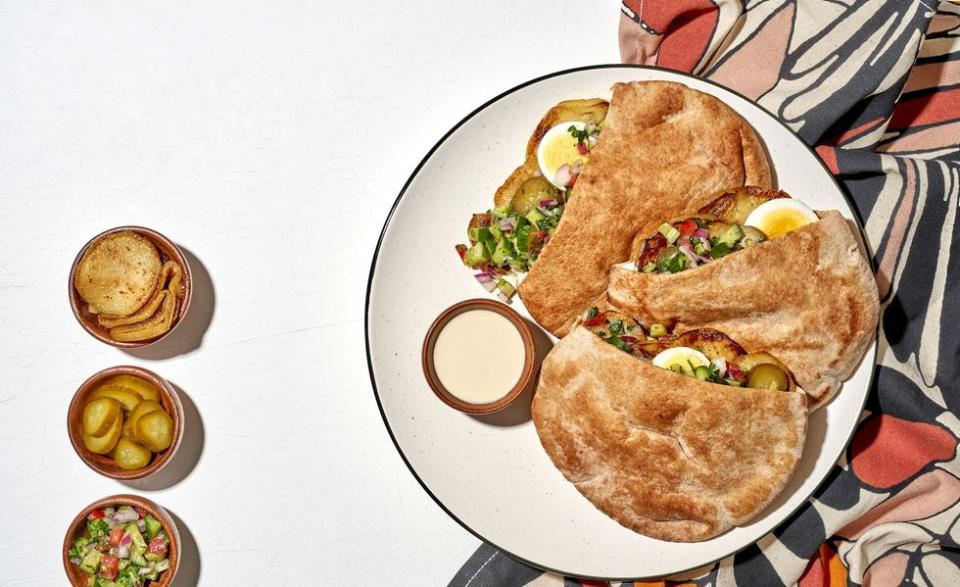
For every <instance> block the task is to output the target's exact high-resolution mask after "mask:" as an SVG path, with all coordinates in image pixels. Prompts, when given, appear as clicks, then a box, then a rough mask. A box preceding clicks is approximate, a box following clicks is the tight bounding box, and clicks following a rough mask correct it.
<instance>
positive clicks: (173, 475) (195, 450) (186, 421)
mask: <svg viewBox="0 0 960 587" xmlns="http://www.w3.org/2000/svg"><path fill="white" fill-rule="evenodd" d="M170 385H173V387H174V388H175V389H176V390H177V393H178V394H179V395H180V403H181V404H183V439H182V440H181V441H180V448H179V449H177V453H176V454H175V455H173V458H172V459H170V462H169V463H167V465H166V466H165V467H164V468H162V469H160V470H159V471H157V472H156V473H154V474H153V475H150V476H149V477H145V478H143V479H131V480H129V481H121V483H123V484H124V485H126V486H127V487H131V488H133V489H138V490H140V491H158V490H160V489H167V488H169V487H173V486H174V485H176V484H178V483H180V482H181V481H183V480H184V479H186V478H187V477H188V476H189V475H190V473H191V472H192V471H193V469H194V468H195V467H196V466H197V463H198V462H199V461H200V455H201V454H203V436H204V433H203V419H202V418H201V417H200V412H199V411H198V410H197V406H196V404H194V403H193V400H192V399H190V396H189V395H187V394H186V392H184V391H183V390H182V389H180V387H179V386H177V385H174V384H173V383H171V384H170Z"/></svg>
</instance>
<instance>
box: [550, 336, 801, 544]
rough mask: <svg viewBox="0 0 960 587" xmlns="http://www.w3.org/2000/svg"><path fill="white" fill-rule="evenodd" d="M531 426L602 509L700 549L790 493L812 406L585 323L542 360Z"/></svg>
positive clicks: (559, 464)
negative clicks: (700, 371)
mask: <svg viewBox="0 0 960 587" xmlns="http://www.w3.org/2000/svg"><path fill="white" fill-rule="evenodd" d="M533 421H534V423H535V425H536V428H537V433H538V434H539V435H540V441H541V443H542V444H543V447H544V449H545V450H546V452H547V454H548V455H549V456H550V458H551V460H552V461H553V463H554V464H555V465H556V466H557V468H558V469H559V470H560V471H561V472H562V473H563V475H564V477H566V479H567V480H568V481H570V482H571V483H573V484H574V486H575V487H576V488H577V490H578V491H580V493H582V494H583V495H584V497H586V498H587V499H588V500H590V501H591V502H592V503H593V504H594V505H595V506H596V507H597V508H598V509H600V510H601V511H602V512H603V513H605V514H607V515H608V516H610V517H611V518H613V519H614V520H616V521H617V522H619V523H620V524H622V525H624V526H626V527H627V528H630V529H631V530H634V531H636V532H639V533H641V534H645V535H647V536H651V537H653V538H658V539H661V540H671V541H676V542H697V541H702V540H707V539H709V538H712V537H714V536H717V535H719V534H722V533H723V532H725V531H727V530H729V529H730V528H731V527H733V526H737V525H742V524H745V523H747V522H748V521H750V520H751V519H753V518H754V517H755V516H757V515H758V514H759V513H760V512H761V511H762V510H763V509H764V508H765V507H766V506H767V505H768V504H769V503H770V502H771V501H772V500H773V499H774V498H775V497H776V496H777V495H778V494H779V493H780V492H781V491H782V490H783V488H784V487H785V486H786V484H787V482H788V480H789V479H790V477H791V475H792V474H793V471H794V469H795V468H796V466H797V463H798V462H799V460H800V456H801V453H802V451H803V445H804V441H805V437H806V422H807V410H806V398H805V396H804V395H803V394H802V393H797V392H783V391H771V390H760V389H747V388H737V387H728V386H723V385H718V384H715V383H707V382H704V381H700V380H697V379H695V378H692V377H686V376H684V375H679V374H677V373H673V372H670V371H667V370H665V369H660V368H658V367H654V366H653V365H652V364H651V363H650V362H649V361H647V360H645V359H641V358H637V357H635V356H631V355H630V354H628V353H625V352H623V351H621V350H618V349H617V348H615V347H614V346H612V345H610V344H608V343H606V342H604V341H603V340H601V339H600V337H598V336H596V335H594V334H593V333H591V332H590V331H589V330H587V329H586V328H584V327H583V326H577V327H576V328H574V330H573V331H572V332H571V333H570V334H569V335H568V336H567V337H565V338H564V339H562V340H561V341H560V342H559V343H557V345H556V346H554V347H553V349H552V350H551V351H550V353H549V354H548V355H547V357H546V359H545V360H544V363H543V366H542V369H541V375H540V382H539V385H538V387H537V390H536V394H535V396H534V400H533Z"/></svg>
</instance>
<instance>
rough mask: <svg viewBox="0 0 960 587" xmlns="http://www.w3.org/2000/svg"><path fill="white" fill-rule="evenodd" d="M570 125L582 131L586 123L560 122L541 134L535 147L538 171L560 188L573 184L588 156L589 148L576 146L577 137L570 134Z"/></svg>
mask: <svg viewBox="0 0 960 587" xmlns="http://www.w3.org/2000/svg"><path fill="white" fill-rule="evenodd" d="M571 126H572V127H575V128H576V129H577V130H580V131H582V130H583V129H584V128H586V126H587V125H586V123H583V122H578V121H570V122H561V123H560V124H558V125H557V126H555V127H553V128H551V129H550V130H548V131H547V133H546V134H545V135H543V138H542V139H540V145H539V146H538V147H537V164H538V165H539V166H540V173H542V174H543V176H544V177H545V178H547V181H549V182H550V183H552V184H553V185H555V186H557V187H558V188H560V189H564V188H566V187H568V186H570V185H572V184H573V181H574V176H575V175H577V174H579V173H580V169H581V168H582V167H583V166H584V165H585V164H586V162H587V158H588V157H589V149H588V148H587V149H585V148H583V146H578V145H577V139H575V138H573V135H572V134H570V127H571ZM581 151H585V152H581Z"/></svg>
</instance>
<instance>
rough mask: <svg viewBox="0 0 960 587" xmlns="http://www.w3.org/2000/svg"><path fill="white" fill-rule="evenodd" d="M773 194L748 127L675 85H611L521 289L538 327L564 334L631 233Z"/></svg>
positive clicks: (625, 249) (625, 253) (716, 103)
mask: <svg viewBox="0 0 960 587" xmlns="http://www.w3.org/2000/svg"><path fill="white" fill-rule="evenodd" d="M742 185H756V186H760V187H771V172H770V166H769V163H768V161H767V157H766V153H765V152H764V150H763V147H762V145H761V143H760V140H759V139H758V138H757V136H756V134H755V133H754V132H753V129H751V128H750V126H749V125H748V124H747V123H746V122H745V121H744V120H743V119H742V118H741V117H740V116H739V115H738V114H737V113H736V112H734V111H733V110H731V109H730V107H729V106H727V105H725V104H723V103H722V102H721V101H720V100H718V99H716V98H714V97H713V96H710V95H708V94H704V93H702V92H698V91H696V90H692V89H690V88H688V87H687V86H685V85H683V84H678V83H672V82H634V83H629V84H616V85H614V87H613V98H612V99H611V101H610V108H609V110H608V113H607V117H606V119H605V121H604V124H603V130H602V131H601V134H600V140H599V141H598V142H597V145H596V146H595V147H594V148H593V150H592V151H591V153H590V162H589V163H588V164H587V166H586V167H585V168H584V171H583V173H582V174H581V175H580V177H579V179H578V180H577V183H576V185H575V187H574V188H573V192H572V195H571V197H570V201H569V203H568V204H567V206H566V209H565V210H564V213H563V217H562V219H561V221H560V225H559V226H558V227H557V230H556V232H555V233H554V235H553V237H552V238H551V239H550V242H549V243H547V246H546V247H545V248H544V250H543V253H542V254H541V255H540V257H539V259H537V261H536V263H534V265H533V267H532V269H531V270H530V272H529V273H528V274H527V276H526V278H525V279H524V280H523V281H522V282H521V283H520V287H519V291H520V296H521V298H522V299H523V302H524V305H525V306H526V307H527V310H529V311H530V314H531V315H532V316H533V318H534V319H536V321H537V322H539V323H540V324H541V325H542V326H544V327H545V328H547V329H548V330H550V331H551V332H553V333H554V334H556V335H558V336H562V335H563V334H565V333H566V332H567V330H568V329H569V328H570V326H571V325H572V324H573V321H574V319H575V318H576V316H577V315H578V314H580V313H581V311H582V310H584V308H586V307H587V305H588V304H589V303H590V301H591V300H593V299H594V298H596V297H597V296H598V295H599V294H601V293H602V292H603V290H604V289H606V285H607V273H608V271H609V270H610V267H612V266H613V265H615V264H617V263H620V262H623V261H626V260H627V259H628V258H629V256H630V248H631V242H632V239H633V236H634V235H635V234H636V233H637V231H638V230H639V229H640V228H641V227H642V226H644V225H645V224H647V223H648V222H650V221H651V220H653V219H658V218H669V217H672V216H675V215H677V214H679V213H680V212H681V211H683V210H684V209H686V208H687V207H688V205H689V203H690V201H691V200H692V199H693V198H695V197H697V196H701V195H702V194H703V193H711V192H714V191H717V190H720V189H723V188H727V187H735V186H742Z"/></svg>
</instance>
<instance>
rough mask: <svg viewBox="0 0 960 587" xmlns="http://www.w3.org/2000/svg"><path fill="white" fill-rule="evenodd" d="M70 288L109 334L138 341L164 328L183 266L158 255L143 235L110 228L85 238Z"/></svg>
mask: <svg viewBox="0 0 960 587" xmlns="http://www.w3.org/2000/svg"><path fill="white" fill-rule="evenodd" d="M73 284H74V288H75V289H76V291H77V294H78V295H79V296H80V298H81V299H82V300H83V302H84V306H83V309H82V311H84V312H86V313H88V314H89V315H92V316H93V317H94V318H95V319H96V322H97V323H98V324H99V326H100V327H102V328H104V329H106V331H107V333H108V335H109V337H110V338H111V339H113V340H116V341H118V342H139V341H146V340H150V339H154V338H157V337H159V336H161V335H163V334H165V333H166V332H168V331H169V330H170V329H171V328H172V326H173V321H174V319H175V317H176V314H177V311H178V310H179V306H180V303H181V300H182V298H183V295H184V288H183V268H182V267H181V266H180V265H179V264H178V263H177V262H175V261H174V260H172V259H164V258H163V257H162V256H161V254H160V252H159V251H158V250H157V247H156V246H155V245H154V244H153V242H151V241H150V239H149V238H147V237H146V236H143V235H141V234H138V233H136V232H133V231H120V232H114V233H110V234H108V235H106V236H104V237H102V238H100V239H98V240H96V241H95V242H94V243H93V244H91V245H90V246H89V247H88V248H87V250H86V251H85V252H84V254H83V256H82V257H81V258H80V261H79V262H78V264H77V268H76V271H75V274H74V282H73Z"/></svg>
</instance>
